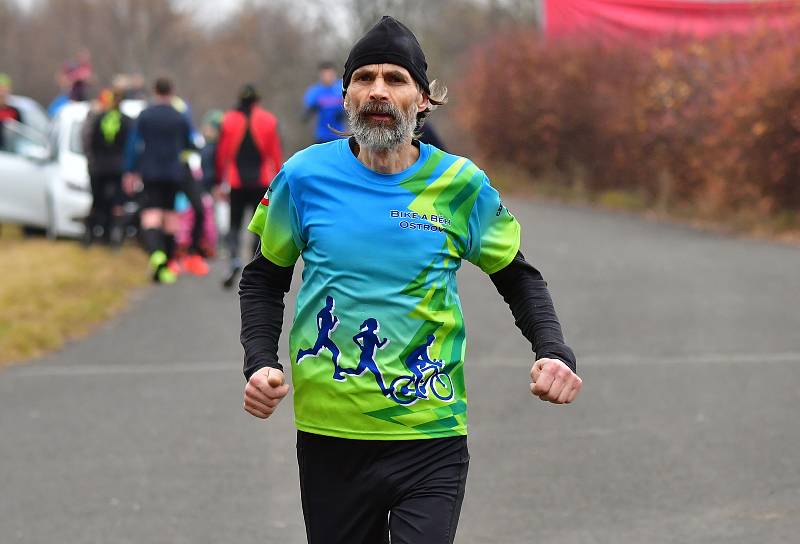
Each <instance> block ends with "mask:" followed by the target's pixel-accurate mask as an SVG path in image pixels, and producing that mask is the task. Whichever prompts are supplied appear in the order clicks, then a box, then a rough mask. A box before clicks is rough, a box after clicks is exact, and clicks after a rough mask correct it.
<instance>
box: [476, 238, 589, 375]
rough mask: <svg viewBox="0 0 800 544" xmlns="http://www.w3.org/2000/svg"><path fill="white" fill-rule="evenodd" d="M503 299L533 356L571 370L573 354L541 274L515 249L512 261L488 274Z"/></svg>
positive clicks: (574, 367) (574, 362)
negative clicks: (558, 363)
mask: <svg viewBox="0 0 800 544" xmlns="http://www.w3.org/2000/svg"><path fill="white" fill-rule="evenodd" d="M489 277H490V278H491V280H492V283H494V285H495V287H496V288H497V291H498V292H499V293H500V295H502V297H503V300H505V301H506V303H507V304H508V306H509V308H511V313H512V315H513V316H514V321H515V323H516V325H517V327H518V328H519V329H520V331H522V334H523V336H525V338H527V339H528V341H529V342H530V343H531V346H532V348H533V351H534V352H536V357H537V358H539V359H541V358H543V357H549V358H553V359H559V360H561V361H564V363H566V364H567V366H569V367H570V368H571V369H572V371H573V372H574V371H575V369H576V360H575V354H574V353H573V351H572V349H570V347H569V346H567V344H566V343H565V342H564V334H563V333H562V332H561V324H560V323H559V321H558V316H557V315H556V310H555V307H554V306H553V300H552V298H551V297H550V292H549V291H548V289H547V282H545V281H544V278H542V274H541V273H540V272H539V271H538V270H536V268H534V267H533V266H532V265H531V264H530V263H528V262H527V261H526V260H525V256H524V255H522V253H520V252H517V255H516V257H514V260H513V261H512V262H511V263H510V264H509V265H508V266H506V267H505V268H503V269H502V270H500V271H498V272H495V273H494V274H491V275H490V276H489Z"/></svg>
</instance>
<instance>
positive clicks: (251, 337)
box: [239, 250, 294, 379]
mask: <svg viewBox="0 0 800 544" xmlns="http://www.w3.org/2000/svg"><path fill="white" fill-rule="evenodd" d="M293 271H294V267H293V266H292V267H288V268H287V267H282V266H278V265H276V264H274V263H272V262H271V261H269V260H268V259H266V258H265V257H264V256H263V255H262V254H261V251H260V250H259V251H257V252H256V256H255V257H254V258H253V260H252V261H250V263H248V264H247V265H246V266H245V267H244V270H243V271H242V279H241V281H240V283H239V305H240V309H241V314H242V329H241V335H240V340H241V342H242V346H243V347H244V376H245V379H250V376H251V375H252V374H253V373H254V372H256V371H257V370H259V369H260V368H263V367H266V366H270V367H273V368H277V369H280V370H283V366H282V365H281V364H280V363H279V362H278V340H279V339H280V335H281V329H282V328H283V312H284V307H285V306H284V303H283V299H284V296H285V295H286V293H287V292H288V291H289V287H290V285H291V283H292V273H293Z"/></svg>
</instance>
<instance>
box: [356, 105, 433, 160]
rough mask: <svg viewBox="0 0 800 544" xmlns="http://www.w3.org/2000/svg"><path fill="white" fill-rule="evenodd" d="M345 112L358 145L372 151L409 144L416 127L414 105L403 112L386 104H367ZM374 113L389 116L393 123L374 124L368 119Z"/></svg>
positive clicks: (415, 109)
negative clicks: (391, 117)
mask: <svg viewBox="0 0 800 544" xmlns="http://www.w3.org/2000/svg"><path fill="white" fill-rule="evenodd" d="M345 111H346V112H347V120H348V122H349V123H350V130H352V131H353V136H354V137H355V139H356V142H358V145H360V146H363V147H366V148H369V149H372V150H374V151H386V150H389V149H392V148H395V147H397V146H399V145H401V144H403V143H406V142H411V139H412V138H413V137H414V129H415V128H416V127H417V108H416V107H415V105H414V104H411V105H410V106H409V107H408V109H407V110H406V111H405V112H403V111H401V110H400V109H399V108H397V107H396V106H394V105H392V104H389V103H388V102H367V103H366V104H364V105H363V106H362V107H361V109H359V110H355V109H354V108H347V109H346V110H345ZM374 113H388V114H391V115H392V116H393V117H394V123H391V124H374V123H373V122H372V121H370V120H369V117H368V115H369V114H374Z"/></svg>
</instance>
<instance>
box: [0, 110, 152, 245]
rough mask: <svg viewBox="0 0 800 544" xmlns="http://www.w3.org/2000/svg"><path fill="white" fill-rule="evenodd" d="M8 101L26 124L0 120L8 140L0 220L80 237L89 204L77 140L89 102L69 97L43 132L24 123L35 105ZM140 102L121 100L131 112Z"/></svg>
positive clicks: (1, 159)
mask: <svg viewBox="0 0 800 544" xmlns="http://www.w3.org/2000/svg"><path fill="white" fill-rule="evenodd" d="M28 100H30V99H28ZM9 102H10V103H11V105H13V106H14V107H17V108H19V109H20V110H21V113H22V118H23V121H25V122H26V124H25V125H20V124H19V123H15V122H13V121H12V122H7V123H5V124H4V129H5V131H6V142H7V143H8V145H6V149H5V150H0V222H8V223H18V224H21V225H24V226H27V227H36V228H41V229H44V230H45V231H46V232H47V234H48V236H50V237H57V236H69V237H80V236H82V235H83V232H84V218H85V217H86V216H87V215H88V213H89V210H90V208H91V205H92V194H91V187H90V184H89V173H88V170H87V165H86V157H85V156H84V154H83V147H82V143H81V131H82V129H83V123H84V121H85V120H86V116H87V114H88V113H89V109H90V107H89V104H88V103H87V102H72V103H69V104H67V105H65V106H64V107H62V108H61V109H60V110H59V112H58V114H57V115H56V117H55V118H54V119H53V121H52V124H51V126H50V129H49V137H48V136H45V135H44V134H42V133H40V132H39V131H38V130H34V129H33V128H31V126H28V119H31V120H33V119H36V118H38V115H37V113H36V111H37V108H32V107H31V104H30V102H27V103H25V104H24V106H23V107H20V106H21V105H22V104H23V102H22V101H20V100H19V99H17V100H13V101H9ZM37 107H38V105H37ZM143 107H144V102H142V101H138V100H129V101H128V100H126V101H123V102H122V105H121V109H122V111H123V113H125V114H126V115H129V116H131V117H136V116H138V115H139V112H141V110H142V109H143ZM38 109H39V110H41V107H38ZM31 111H33V112H34V113H30V112H31ZM42 111H43V110H42ZM45 118H46V117H45Z"/></svg>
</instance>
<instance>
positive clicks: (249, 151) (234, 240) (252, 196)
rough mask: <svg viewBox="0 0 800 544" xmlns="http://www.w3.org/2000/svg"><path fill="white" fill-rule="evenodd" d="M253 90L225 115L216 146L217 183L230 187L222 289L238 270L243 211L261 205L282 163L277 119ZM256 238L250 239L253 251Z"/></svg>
mask: <svg viewBox="0 0 800 544" xmlns="http://www.w3.org/2000/svg"><path fill="white" fill-rule="evenodd" d="M259 101H260V97H259V95H258V92H257V91H256V89H255V87H253V86H252V85H250V84H247V85H244V86H243V87H242V89H241V90H240V91H239V103H238V105H237V107H236V108H235V109H232V110H230V111H228V112H226V113H225V115H224V117H223V118H222V125H221V126H220V134H219V142H218V143H217V155H216V169H217V180H218V181H217V182H218V183H226V184H227V185H228V187H230V196H229V198H230V229H229V231H228V236H227V245H228V252H229V254H230V268H229V270H228V274H227V275H226V276H225V279H224V280H223V283H222V285H223V287H225V288H231V287H233V284H234V282H235V281H236V278H237V277H238V275H239V273H240V272H241V270H242V262H241V259H240V257H239V236H240V231H241V229H242V218H243V217H244V212H245V208H251V207H252V208H253V209H255V207H256V206H257V205H258V203H259V202H261V198H262V197H263V196H264V193H265V191H266V188H267V187H269V184H270V182H271V181H272V178H274V177H275V175H276V174H277V173H278V171H279V170H280V169H281V165H282V164H283V159H282V152H281V142H280V137H279V135H278V120H277V119H276V118H275V116H274V115H273V114H272V113H271V112H269V111H267V110H265V109H264V108H262V107H261V106H260V105H259ZM257 244H258V238H256V237H255V236H253V251H252V253H255V249H256V247H257Z"/></svg>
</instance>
